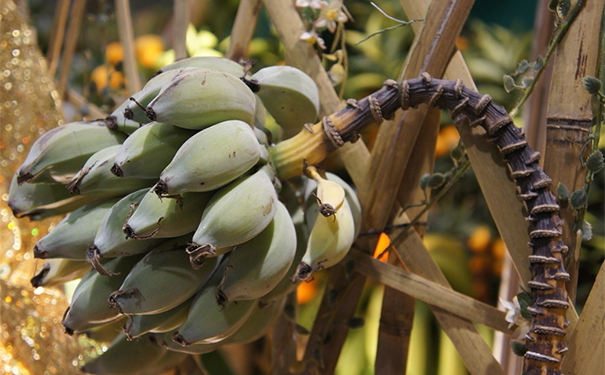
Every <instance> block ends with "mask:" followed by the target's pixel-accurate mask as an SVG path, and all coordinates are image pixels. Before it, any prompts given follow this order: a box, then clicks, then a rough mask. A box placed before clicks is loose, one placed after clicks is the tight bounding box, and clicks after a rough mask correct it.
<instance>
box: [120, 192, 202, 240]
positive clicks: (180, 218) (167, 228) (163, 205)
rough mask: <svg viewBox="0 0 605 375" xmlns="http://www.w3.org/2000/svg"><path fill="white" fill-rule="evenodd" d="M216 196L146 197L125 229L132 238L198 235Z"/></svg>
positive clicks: (196, 194)
mask: <svg viewBox="0 0 605 375" xmlns="http://www.w3.org/2000/svg"><path fill="white" fill-rule="evenodd" d="M212 194H213V193H212V192H207V193H184V194H182V195H181V196H180V198H178V199H176V198H160V197H158V196H157V195H155V194H153V191H151V190H150V191H149V193H147V194H145V196H144V197H143V199H142V200H141V202H140V203H139V204H138V205H137V206H136V208H135V210H134V213H133V214H132V215H131V216H130V217H129V218H128V220H127V221H126V222H125V223H124V226H123V227H122V231H123V232H124V233H125V234H126V236H127V237H129V238H135V239H146V238H166V237H178V236H182V235H184V234H187V233H191V232H194V231H195V230H196V229H197V227H198V225H199V224H200V220H201V219H202V213H203V212H204V208H205V207H206V205H207V204H208V201H209V200H210V198H211V197H212Z"/></svg>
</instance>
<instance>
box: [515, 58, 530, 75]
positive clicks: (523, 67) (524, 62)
mask: <svg viewBox="0 0 605 375" xmlns="http://www.w3.org/2000/svg"><path fill="white" fill-rule="evenodd" d="M529 66H530V65H529V62H527V60H522V61H521V62H520V63H519V65H518V66H517V70H515V74H521V73H524V72H525V71H526V70H527V69H528V68H529Z"/></svg>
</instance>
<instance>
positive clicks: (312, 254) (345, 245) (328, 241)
mask: <svg viewBox="0 0 605 375" xmlns="http://www.w3.org/2000/svg"><path fill="white" fill-rule="evenodd" d="M354 240H355V219H354V218H353V212H352V211H351V207H350V205H349V202H348V201H347V200H345V202H344V203H343V205H342V207H341V208H340V210H338V212H337V213H336V214H334V215H333V216H329V217H325V216H322V215H319V214H318V215H317V218H316V219H315V223H314V224H313V228H312V229H311V232H310V234H309V242H308V244H307V251H306V252H305V255H304V256H303V259H302V261H301V262H300V264H299V266H298V269H297V270H296V274H295V275H294V276H293V277H292V280H293V281H298V280H302V281H304V280H306V279H308V278H309V277H310V276H311V275H312V274H313V273H315V272H316V271H317V270H320V269H323V268H328V267H331V266H333V265H335V264H336V263H338V262H339V261H340V260H342V259H343V258H344V257H345V255H347V253H348V252H349V249H350V248H351V245H352V244H353V241H354Z"/></svg>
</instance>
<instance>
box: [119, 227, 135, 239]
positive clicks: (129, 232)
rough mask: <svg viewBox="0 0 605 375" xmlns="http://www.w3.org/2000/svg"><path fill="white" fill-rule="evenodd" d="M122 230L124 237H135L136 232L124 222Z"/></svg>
mask: <svg viewBox="0 0 605 375" xmlns="http://www.w3.org/2000/svg"><path fill="white" fill-rule="evenodd" d="M122 232H124V234H125V235H126V238H127V239H128V238H136V236H137V234H136V233H135V232H134V230H133V229H132V228H131V227H130V225H128V224H126V223H124V225H123V226H122Z"/></svg>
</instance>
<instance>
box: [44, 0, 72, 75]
mask: <svg viewBox="0 0 605 375" xmlns="http://www.w3.org/2000/svg"><path fill="white" fill-rule="evenodd" d="M68 13H69V0H60V1H59V3H58V5H57V7H56V9H55V15H54V18H53V31H52V33H51V34H50V35H51V37H50V41H49V46H48V52H47V56H46V59H47V60H48V75H49V76H50V77H54V76H55V73H56V72H57V67H58V66H59V58H60V57H61V48H62V47H63V41H64V39H65V30H66V28H67V15H68Z"/></svg>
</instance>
